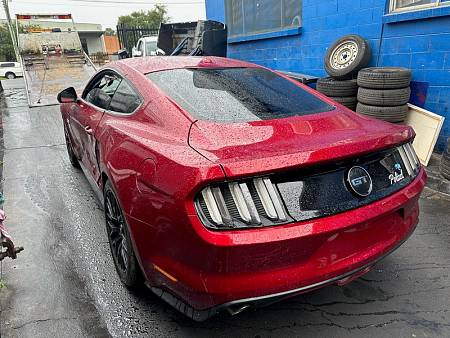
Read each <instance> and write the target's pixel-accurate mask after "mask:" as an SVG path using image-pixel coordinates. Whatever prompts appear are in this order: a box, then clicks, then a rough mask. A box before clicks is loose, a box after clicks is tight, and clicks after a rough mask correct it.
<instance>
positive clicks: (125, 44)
mask: <svg viewBox="0 0 450 338" xmlns="http://www.w3.org/2000/svg"><path fill="white" fill-rule="evenodd" d="M116 29H117V37H118V38H119V43H120V48H125V49H126V50H127V51H128V53H129V54H130V55H131V50H132V48H133V47H134V46H135V45H136V43H137V41H138V40H139V39H140V38H142V37H143V36H158V29H155V28H147V27H127V26H125V25H123V24H121V25H117V27H116Z"/></svg>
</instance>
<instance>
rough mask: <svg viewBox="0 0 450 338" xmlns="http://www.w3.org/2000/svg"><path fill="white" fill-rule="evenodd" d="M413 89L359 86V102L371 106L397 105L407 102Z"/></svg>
mask: <svg viewBox="0 0 450 338" xmlns="http://www.w3.org/2000/svg"><path fill="white" fill-rule="evenodd" d="M410 96H411V89H410V88H409V87H408V88H400V89H368V88H362V87H361V88H359V90H358V102H360V103H364V104H367V105H371V106H381V107H395V106H402V105H404V104H407V103H408V101H409V97H410Z"/></svg>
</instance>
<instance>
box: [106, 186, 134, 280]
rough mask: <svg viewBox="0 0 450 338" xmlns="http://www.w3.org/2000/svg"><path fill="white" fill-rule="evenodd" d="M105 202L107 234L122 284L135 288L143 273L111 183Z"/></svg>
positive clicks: (107, 189) (107, 188)
mask: <svg viewBox="0 0 450 338" xmlns="http://www.w3.org/2000/svg"><path fill="white" fill-rule="evenodd" d="M104 202H105V219H106V233H107V235H108V241H109V246H110V249H111V255H112V257H113V260H114V265H115V266H116V270H117V274H118V275H119V277H120V280H121V281H122V283H124V284H125V285H126V286H127V287H129V288H134V287H136V286H138V285H139V284H140V279H141V273H140V269H139V265H138V262H137V260H136V256H135V255H134V251H133V245H132V242H131V237H130V233H129V230H128V225H127V223H126V220H125V218H124V216H123V212H122V209H121V208H120V205H119V202H118V201H117V198H116V194H115V192H114V190H113V188H112V186H111V184H110V183H109V181H107V182H106V184H105V190H104Z"/></svg>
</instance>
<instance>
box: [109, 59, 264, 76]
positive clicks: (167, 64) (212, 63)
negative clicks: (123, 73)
mask: <svg viewBox="0 0 450 338" xmlns="http://www.w3.org/2000/svg"><path fill="white" fill-rule="evenodd" d="M117 65H118V66H119V67H123V68H131V69H133V70H135V71H137V72H139V73H142V74H148V73H152V72H158V71H161V70H169V69H182V68H240V67H244V68H249V67H250V68H257V67H259V66H257V65H255V64H253V63H248V62H245V61H240V60H234V59H228V58H222V57H217V56H150V57H144V58H131V59H124V60H120V61H117Z"/></svg>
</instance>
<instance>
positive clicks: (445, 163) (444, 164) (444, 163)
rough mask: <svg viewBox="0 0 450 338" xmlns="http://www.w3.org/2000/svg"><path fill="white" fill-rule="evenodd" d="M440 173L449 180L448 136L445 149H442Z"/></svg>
mask: <svg viewBox="0 0 450 338" xmlns="http://www.w3.org/2000/svg"><path fill="white" fill-rule="evenodd" d="M441 174H442V176H444V177H445V178H446V179H447V180H450V138H449V139H448V140H447V149H446V150H445V151H444V154H443V155H442V160H441Z"/></svg>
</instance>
